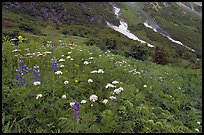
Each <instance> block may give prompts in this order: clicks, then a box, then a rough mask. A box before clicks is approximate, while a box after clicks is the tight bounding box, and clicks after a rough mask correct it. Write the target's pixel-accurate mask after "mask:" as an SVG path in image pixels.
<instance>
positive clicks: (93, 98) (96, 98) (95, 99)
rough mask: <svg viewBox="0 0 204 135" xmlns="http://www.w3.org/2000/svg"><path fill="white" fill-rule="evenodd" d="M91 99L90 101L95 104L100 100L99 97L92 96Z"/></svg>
mask: <svg viewBox="0 0 204 135" xmlns="http://www.w3.org/2000/svg"><path fill="white" fill-rule="evenodd" d="M89 99H90V101H93V102H95V101H97V100H98V96H96V95H91V96H90V98H89Z"/></svg>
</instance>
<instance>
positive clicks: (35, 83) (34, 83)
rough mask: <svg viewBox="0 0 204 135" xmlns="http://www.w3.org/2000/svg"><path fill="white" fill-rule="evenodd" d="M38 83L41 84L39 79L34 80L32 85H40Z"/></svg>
mask: <svg viewBox="0 0 204 135" xmlns="http://www.w3.org/2000/svg"><path fill="white" fill-rule="evenodd" d="M40 84H41V82H40V81H35V82H33V85H35V86H38V85H40Z"/></svg>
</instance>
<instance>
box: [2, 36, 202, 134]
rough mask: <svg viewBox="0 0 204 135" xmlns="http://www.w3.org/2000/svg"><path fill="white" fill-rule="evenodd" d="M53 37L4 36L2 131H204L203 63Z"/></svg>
mask: <svg viewBox="0 0 204 135" xmlns="http://www.w3.org/2000/svg"><path fill="white" fill-rule="evenodd" d="M55 40H61V41H59V42H54V45H53V44H52V42H50V41H46V40H44V41H43V40H42V41H41V40H40V41H39V40H34V39H31V38H30V39H28V41H27V42H22V43H19V45H17V46H16V45H13V44H12V43H11V42H7V41H4V42H3V44H2V132H15V133H16V132H38V133H39V132H48V133H65V132H66V133H67V132H111V133H119V132H142V133H144V132H145V133H147V132H164V133H166V132H176V133H180V132H184V133H188V132H202V126H201V117H202V116H201V113H202V112H201V110H202V102H201V98H202V96H201V95H202V90H201V87H202V85H201V84H202V83H201V76H202V70H201V69H198V70H192V69H184V68H179V67H169V66H167V65H164V66H162V65H157V64H154V63H152V62H149V61H139V60H135V59H133V58H125V57H123V56H121V55H115V54H113V53H112V52H110V51H106V52H104V51H102V50H100V49H99V48H98V47H96V46H95V45H93V46H86V45H85V44H83V43H81V40H79V41H80V42H79V43H78V42H77V41H78V40H75V41H76V44H75V45H69V43H67V42H66V41H64V39H63V38H60V39H57V38H56V39H55ZM45 43H46V44H45ZM62 43H64V44H63V45H62ZM22 62H23V63H22ZM62 65H63V66H62ZM16 70H19V71H22V72H21V73H23V74H20V76H21V77H20V79H24V82H23V83H22V84H19V85H18V84H16V83H17V82H19V79H18V78H19V72H16ZM17 76H18V78H16V77H17ZM36 81H38V83H36Z"/></svg>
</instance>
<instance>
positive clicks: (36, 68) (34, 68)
mask: <svg viewBox="0 0 204 135" xmlns="http://www.w3.org/2000/svg"><path fill="white" fill-rule="evenodd" d="M38 68H39V66H37V65H35V66H34V67H33V75H34V77H35V80H36V81H40V70H39V69H38Z"/></svg>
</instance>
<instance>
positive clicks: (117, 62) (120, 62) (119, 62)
mask: <svg viewBox="0 0 204 135" xmlns="http://www.w3.org/2000/svg"><path fill="white" fill-rule="evenodd" d="M115 64H116V65H117V66H122V65H123V64H126V61H124V60H122V61H116V62H115Z"/></svg>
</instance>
